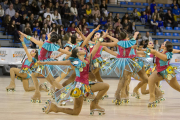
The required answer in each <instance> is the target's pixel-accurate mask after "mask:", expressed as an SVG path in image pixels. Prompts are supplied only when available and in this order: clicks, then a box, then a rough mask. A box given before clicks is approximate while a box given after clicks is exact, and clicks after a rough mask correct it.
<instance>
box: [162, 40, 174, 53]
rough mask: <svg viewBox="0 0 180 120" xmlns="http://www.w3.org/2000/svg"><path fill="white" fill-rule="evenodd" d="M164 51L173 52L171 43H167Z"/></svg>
mask: <svg viewBox="0 0 180 120" xmlns="http://www.w3.org/2000/svg"><path fill="white" fill-rule="evenodd" d="M164 49H165V50H166V51H168V52H172V51H173V45H172V43H171V42H169V41H167V42H166V44H165V47H164Z"/></svg>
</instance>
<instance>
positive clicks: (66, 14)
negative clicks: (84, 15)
mask: <svg viewBox="0 0 180 120" xmlns="http://www.w3.org/2000/svg"><path fill="white" fill-rule="evenodd" d="M62 13H63V14H64V19H66V20H67V22H69V20H70V17H71V11H70V8H69V7H68V3H66V4H65V7H64V8H63V10H62Z"/></svg>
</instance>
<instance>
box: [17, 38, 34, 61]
mask: <svg viewBox="0 0 180 120" xmlns="http://www.w3.org/2000/svg"><path fill="white" fill-rule="evenodd" d="M19 39H20V41H21V42H22V46H23V47H24V51H25V52H26V55H27V57H28V60H29V62H32V56H31V55H30V53H29V51H28V49H27V47H26V44H25V43H24V36H23V35H21V37H20V38H19Z"/></svg>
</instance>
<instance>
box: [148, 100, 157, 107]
mask: <svg viewBox="0 0 180 120" xmlns="http://www.w3.org/2000/svg"><path fill="white" fill-rule="evenodd" d="M156 106H157V104H156V102H155V101H154V102H152V103H149V104H148V107H151V108H152V107H156Z"/></svg>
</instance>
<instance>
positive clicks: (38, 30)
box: [33, 22, 41, 36]
mask: <svg viewBox="0 0 180 120" xmlns="http://www.w3.org/2000/svg"><path fill="white" fill-rule="evenodd" d="M35 31H37V34H38V36H40V33H41V30H40V27H39V23H38V22H37V23H36V26H35V27H34V28H33V33H34V32H35Z"/></svg>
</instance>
